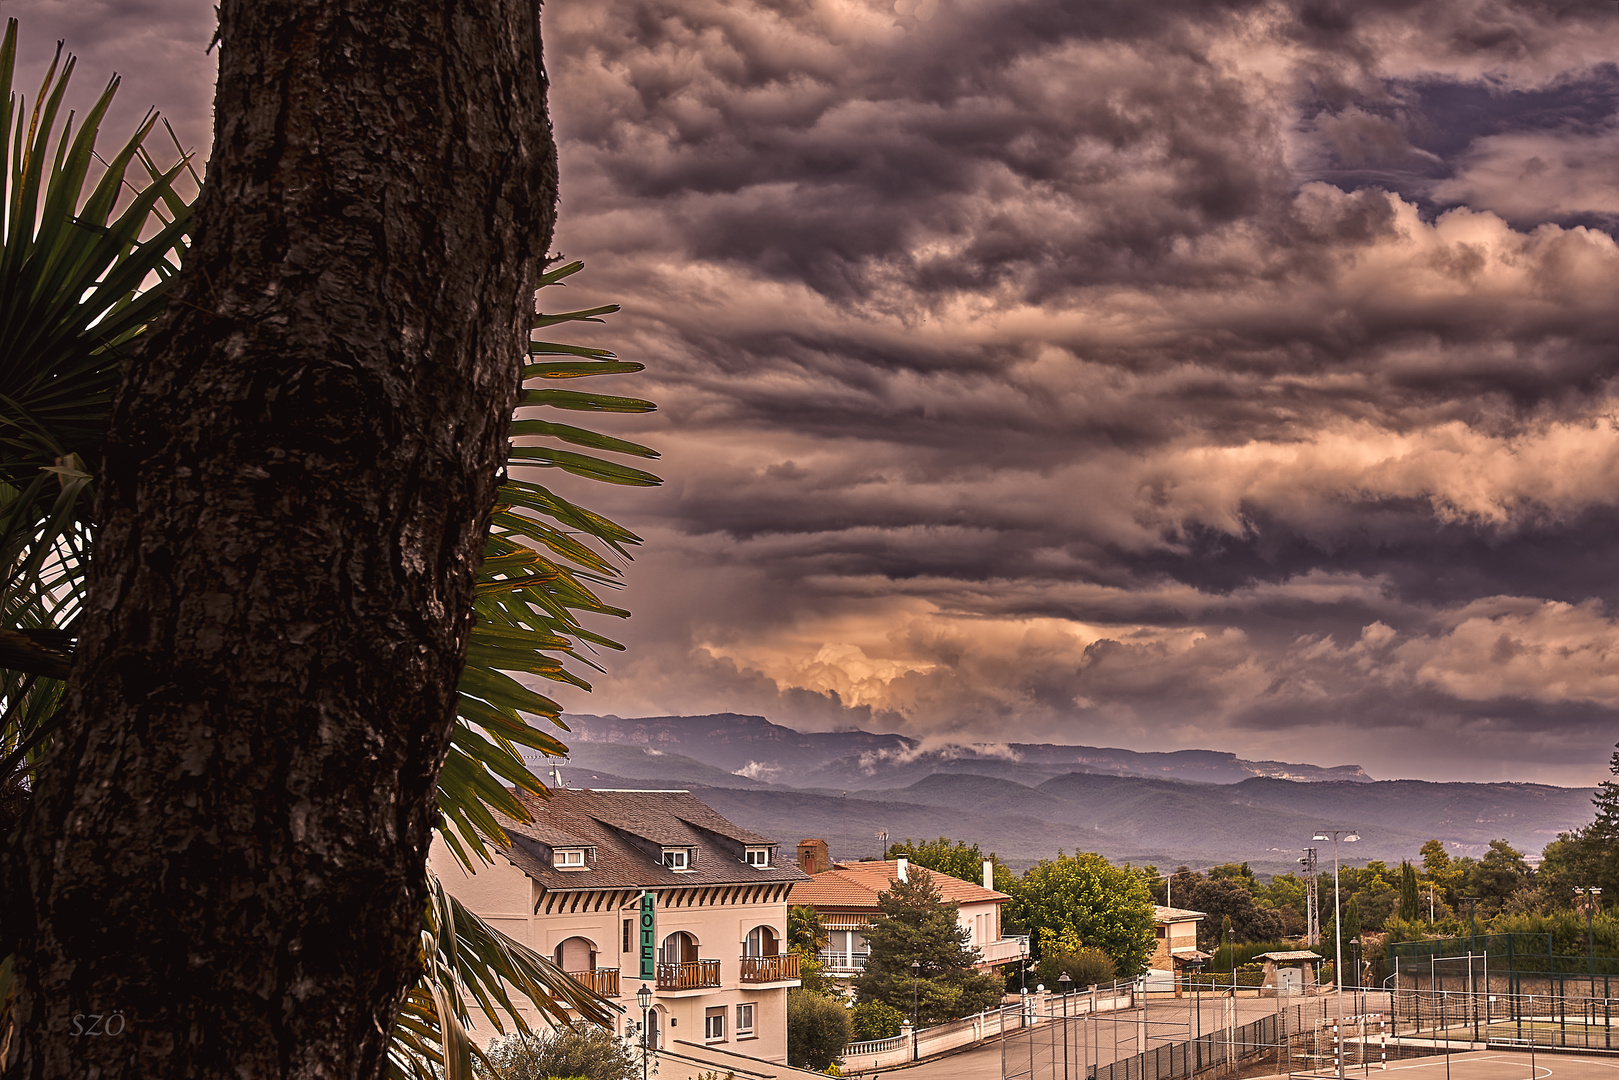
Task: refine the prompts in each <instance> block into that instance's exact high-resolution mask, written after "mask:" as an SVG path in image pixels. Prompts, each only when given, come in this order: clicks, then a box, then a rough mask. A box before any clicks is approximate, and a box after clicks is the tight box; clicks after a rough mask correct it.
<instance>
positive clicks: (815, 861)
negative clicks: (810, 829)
mask: <svg viewBox="0 0 1619 1080" xmlns="http://www.w3.org/2000/svg"><path fill="white" fill-rule="evenodd" d="M798 868H799V869H800V870H802V871H804V873H806V874H808V875H810V876H811V877H814V876H815V875H816V874H823V873H825V872H826V871H828V870H830V869H832V849H831V848H829V847H827V845H826V841H825V840H800V841H799V842H798Z"/></svg>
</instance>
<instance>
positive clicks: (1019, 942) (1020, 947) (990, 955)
mask: <svg viewBox="0 0 1619 1080" xmlns="http://www.w3.org/2000/svg"><path fill="white" fill-rule="evenodd" d="M978 952H979V954H980V955H981V956H982V959H980V960H979V961H978V962H979V963H980V964H1010V963H1011V962H1012V961H1014V960H1021V959H1023V958H1024V957H1026V956H1028V955H1029V939H1028V938H1026V937H1004V938H1001V939H1000V940H999V941H986V942H984V943H983V944H982V945H980V946H978Z"/></svg>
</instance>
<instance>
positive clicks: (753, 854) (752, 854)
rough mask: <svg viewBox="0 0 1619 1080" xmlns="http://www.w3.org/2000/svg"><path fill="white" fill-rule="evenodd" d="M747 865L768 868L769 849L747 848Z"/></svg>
mask: <svg viewBox="0 0 1619 1080" xmlns="http://www.w3.org/2000/svg"><path fill="white" fill-rule="evenodd" d="M748 865H749V866H769V865H770V849H769V848H762V847H754V848H749V849H748Z"/></svg>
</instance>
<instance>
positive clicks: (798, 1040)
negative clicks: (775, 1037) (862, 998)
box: [787, 987, 852, 1072]
mask: <svg viewBox="0 0 1619 1080" xmlns="http://www.w3.org/2000/svg"><path fill="white" fill-rule="evenodd" d="M851 1030H852V1028H851V1026H850V1023H849V1010H848V1009H845V1008H844V1007H843V1006H842V1005H839V1004H838V1003H837V1002H835V1001H833V1000H832V999H831V998H829V997H825V996H823V995H821V994H817V993H815V992H814V991H813V990H805V989H804V988H803V987H796V988H794V989H792V990H789V991H787V1063H788V1064H789V1065H797V1066H799V1067H801V1068H809V1069H813V1070H815V1071H817V1072H820V1071H822V1070H824V1069H825V1068H826V1067H827V1066H828V1065H831V1064H832V1062H833V1060H834V1059H835V1058H836V1057H837V1056H838V1055H839V1054H841V1053H843V1048H844V1047H845V1046H847V1045H848V1044H849V1035H850V1032H851Z"/></svg>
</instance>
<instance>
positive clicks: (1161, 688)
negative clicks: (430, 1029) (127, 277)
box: [10, 0, 1619, 782]
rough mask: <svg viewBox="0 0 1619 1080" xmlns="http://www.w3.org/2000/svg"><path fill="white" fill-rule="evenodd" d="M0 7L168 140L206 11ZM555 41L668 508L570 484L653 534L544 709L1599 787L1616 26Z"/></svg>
mask: <svg viewBox="0 0 1619 1080" xmlns="http://www.w3.org/2000/svg"><path fill="white" fill-rule="evenodd" d="M10 10H11V11H12V12H13V13H16V14H18V15H19V16H21V17H22V19H23V34H24V40H25V42H26V41H31V40H38V41H44V40H49V39H50V38H51V37H52V36H54V35H57V34H62V35H65V36H67V37H68V38H69V39H70V40H69V45H70V47H72V48H74V49H76V50H77V51H78V52H80V54H81V56H82V60H81V68H80V72H81V74H80V76H79V78H80V80H81V81H82V82H83V83H84V85H85V86H87V87H89V86H92V84H96V85H98V84H99V79H100V78H101V77H103V75H104V73H105V72H107V71H110V70H113V69H118V70H121V71H123V72H124V74H125V75H126V83H125V91H124V95H123V96H124V98H125V99H126V100H127V101H128V102H129V103H130V104H129V108H130V109H131V110H132V112H131V116H138V114H139V111H141V110H144V108H145V106H146V105H147V104H155V105H158V106H159V107H161V108H163V109H164V110H165V112H167V113H169V114H171V115H174V116H175V117H176V118H177V124H178V126H179V127H180V128H181V130H182V133H183V136H184V137H185V138H186V139H187V140H188V141H189V142H190V143H192V144H194V145H198V146H202V145H205V144H206V142H207V137H208V131H207V117H208V102H209V96H210V93H209V88H208V86H207V83H208V80H209V79H210V78H211V75H212V60H211V59H210V58H208V57H205V56H204V55H203V54H202V49H203V47H204V46H205V45H206V43H207V39H208V37H209V35H210V34H211V33H212V30H213V21H212V15H211V10H210V9H209V7H208V5H207V4H205V3H189V2H181V0H163V2H159V0H151V2H149V3H146V4H131V3H122V2H121V3H118V4H111V3H104V4H77V5H66V4H60V3H54V2H50V0H33V2H30V3H18V4H14V5H12V8H11V9H10ZM545 33H546V50H547V59H548V66H549V69H550V72H551V75H552V79H553V101H552V105H553V114H554V117H555V121H556V125H557V132H558V135H559V138H560V141H561V147H562V172H563V177H562V190H563V194H562V215H563V216H562V222H561V225H560V229H559V233H558V237H559V239H558V244H559V247H560V248H561V249H562V250H563V251H565V252H566V253H567V254H568V255H570V256H575V257H583V258H585V259H586V260H587V262H588V263H589V271H588V273H587V274H586V275H583V276H582V277H583V278H584V279H585V280H583V282H582V283H581V284H579V285H576V286H573V287H571V289H570V292H569V296H568V301H569V302H570V304H574V303H577V304H581V305H582V304H588V303H595V302H618V303H621V304H623V305H624V307H625V311H624V312H623V313H622V314H621V315H619V316H615V317H614V318H613V320H612V321H611V322H610V324H609V325H608V326H606V327H602V328H596V329H595V330H593V331H592V332H591V341H590V343H592V344H599V345H603V346H606V347H611V348H614V349H615V350H617V351H618V352H619V353H621V354H622V355H625V356H628V357H631V358H634V359H637V360H641V361H644V362H646V363H647V364H648V371H647V372H646V373H645V374H644V375H642V376H636V377H634V379H633V380H628V379H627V380H623V383H624V385H623V389H625V390H626V391H627V392H637V393H645V394H646V395H648V396H651V397H654V398H656V399H657V400H658V401H659V402H660V403H661V405H662V411H661V412H659V413H657V414H654V415H653V416H651V417H647V418H637V417H621V418H609V419H607V420H606V421H605V422H606V423H607V424H609V425H616V428H617V429H619V430H621V431H622V432H623V433H624V434H626V435H628V436H631V437H636V438H640V439H642V440H644V441H648V442H650V443H652V444H654V445H656V446H658V447H659V448H660V449H661V450H663V451H664V454H665V456H664V459H663V460H662V462H661V463H660V471H661V472H662V473H663V474H664V475H665V476H666V477H667V478H668V484H667V485H666V486H665V487H664V488H662V489H660V490H658V491H655V492H644V491H616V490H615V491H606V492H601V491H593V492H584V491H578V492H575V493H576V494H578V495H579V496H580V497H581V498H583V499H585V500H587V501H588V502H590V503H591V504H592V505H600V506H601V507H602V508H603V509H605V510H606V511H608V512H609V513H610V514H612V515H613V516H614V517H615V518H617V519H619V520H621V521H623V522H625V523H626V524H628V525H630V526H631V527H633V528H636V529H637V530H638V531H641V532H643V533H644V534H645V535H646V537H647V540H648V543H647V546H646V548H645V549H644V550H643V553H642V555H641V556H640V557H639V559H638V561H637V563H636V564H635V566H634V567H633V569H632V571H631V576H630V589H629V592H628V594H627V596H626V598H625V599H626V603H627V604H628V605H629V606H630V607H631V608H633V609H634V610H635V612H636V615H635V617H634V618H633V619H632V620H631V621H630V622H629V623H628V624H626V625H624V626H622V627H617V628H609V629H610V630H617V631H619V632H620V633H621V635H622V636H623V638H624V639H625V641H626V642H627V644H629V645H630V649H629V651H628V652H627V653H626V654H623V655H617V654H614V655H610V656H608V657H605V658H604V661H603V662H604V663H605V665H606V666H607V667H608V669H609V670H608V673H607V674H606V675H605V676H603V677H602V678H600V679H598V680H597V686H596V693H595V694H594V695H593V697H592V698H590V699H585V698H582V697H580V698H579V699H578V700H574V698H569V699H568V701H567V704H569V706H570V707H573V708H576V709H578V710H580V711H589V712H608V711H611V712H617V713H620V714H623V715H631V714H635V713H645V714H663V713H671V712H700V711H701V712H706V711H714V710H718V709H737V710H742V711H754V712H763V713H766V714H767V715H770V716H771V717H772V718H773V719H777V720H780V721H782V722H787V723H798V724H803V725H808V726H813V727H836V726H842V725H847V724H859V725H861V726H867V727H878V728H886V729H890V730H893V729H904V730H908V731H912V732H915V733H918V734H924V735H934V736H938V737H940V738H954V739H993V740H1005V739H1009V738H1029V739H1067V740H1071V741H1077V742H1090V743H1100V744H1104V745H1127V746H1135V747H1139V748H1142V749H1164V748H1172V747H1177V746H1197V745H1201V746H1213V747H1217V748H1220V749H1230V750H1234V751H1237V752H1239V753H1241V754H1243V755H1244V756H1246V757H1250V758H1276V759H1286V760H1316V761H1321V762H1322V763H1324V764H1337V763H1340V762H1345V761H1356V762H1360V763H1362V764H1364V765H1365V766H1366V767H1367V768H1368V769H1369V770H1370V771H1371V772H1372V773H1373V774H1374V775H1380V776H1394V775H1410V774H1415V775H1426V776H1435V777H1441V778H1468V777H1476V778H1489V779H1513V778H1515V779H1542V780H1550V781H1561V782H1590V781H1592V780H1594V779H1598V778H1600V769H1601V764H1602V762H1603V761H1605V759H1606V754H1607V749H1606V748H1607V746H1608V745H1609V744H1610V743H1611V741H1612V726H1613V718H1614V711H1615V709H1616V708H1619V684H1615V682H1614V680H1613V677H1612V676H1611V675H1610V674H1609V673H1610V672H1611V671H1613V670H1619V665H1616V663H1615V661H1616V660H1619V610H1616V609H1614V608H1612V607H1611V606H1609V605H1611V604H1612V603H1613V601H1614V583H1615V579H1614V572H1613V571H1612V570H1611V569H1610V568H1609V567H1610V565H1611V564H1612V563H1613V561H1614V559H1613V556H1614V554H1615V552H1614V543H1613V541H1612V540H1611V539H1610V538H1611V537H1613V536H1614V535H1615V527H1616V526H1619V489H1616V488H1615V486H1614V484H1613V482H1612V477H1613V476H1614V475H1616V472H1619V428H1616V423H1615V421H1614V419H1613V418H1614V417H1615V416H1616V415H1619V386H1616V383H1615V377H1616V364H1615V346H1614V344H1613V343H1614V342H1615V341H1619V315H1616V312H1619V303H1616V300H1619V296H1616V286H1615V283H1616V282H1619V247H1616V245H1615V243H1614V240H1613V237H1612V235H1611V229H1612V228H1613V226H1614V223H1615V222H1616V221H1619V197H1616V196H1614V194H1613V191H1614V188H1613V185H1612V182H1611V177H1612V175H1613V172H1614V167H1615V165H1616V163H1619V149H1616V147H1619V136H1616V135H1615V132H1616V131H1619V120H1616V119H1615V111H1616V109H1615V105H1616V101H1619V68H1616V67H1615V65H1614V63H1613V61H1612V57H1613V56H1614V55H1619V20H1616V19H1615V18H1614V15H1613V12H1612V10H1611V9H1609V8H1602V7H1600V6H1598V5H1591V4H1587V3H1579V4H1576V3H1566V4H1554V3H1533V2H1521V3H1506V2H1497V0H1460V2H1455V0H1444V2H1441V0H1428V2H1417V0H1387V2H1355V3H1349V2H1343V3H1339V2H1325V0H1295V2H1293V3H1268V2H1267V3H1261V2H1255V3H1245V2H1229V3H1208V2H1206V0H1195V2H1193V0H1184V2H1168V3H1161V4H1142V3H1139V2H1136V0H1129V2H1125V0H1119V2H1104V3H1086V4H1072V3H1059V2H1055V0H936V2H935V0H899V2H898V3H897V4H896V3H894V2H891V0H818V2H816V3H813V4H811V3H788V2H779V0H679V2H676V0H606V2H592V3H588V4H587V3H584V2H582V0H551V3H549V4H548V5H547V6H546V10H545ZM88 74H93V75H94V77H93V78H90V79H85V78H84V76H85V75H88ZM28 77H29V78H32V79H37V74H35V75H30V76H28ZM25 85H26V83H25ZM137 104H138V106H139V108H138V109H137ZM576 280H579V279H576ZM569 490H572V489H571V488H570V489H569Z"/></svg>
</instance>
